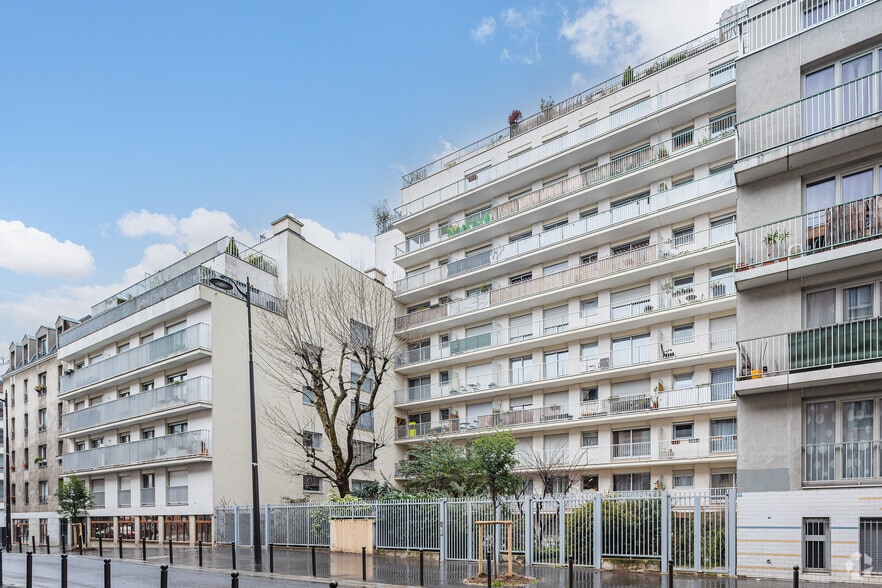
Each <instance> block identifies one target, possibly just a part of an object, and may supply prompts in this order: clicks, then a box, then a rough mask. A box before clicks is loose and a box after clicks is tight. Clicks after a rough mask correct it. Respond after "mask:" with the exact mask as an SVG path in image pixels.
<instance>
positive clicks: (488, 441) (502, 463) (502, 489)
mask: <svg viewBox="0 0 882 588" xmlns="http://www.w3.org/2000/svg"><path fill="white" fill-rule="evenodd" d="M516 446H517V442H516V441H515V438H514V435H512V434H511V431H498V432H496V433H493V434H491V435H481V436H479V437H477V438H476V439H474V440H473V441H472V442H471V443H469V447H468V455H469V461H471V462H472V466H471V468H472V470H473V471H474V472H475V476H476V480H475V485H476V487H478V488H480V489H481V490H482V491H483V492H485V493H486V494H488V495H489V496H490V501H491V502H492V504H493V512H496V506H497V503H498V502H499V498H500V497H502V496H508V495H512V494H514V493H515V492H517V490H518V488H520V487H521V483H522V481H521V478H520V476H518V475H516V474H515V473H514V468H515V467H517V465H518V460H517V458H516V457H515V447H516Z"/></svg>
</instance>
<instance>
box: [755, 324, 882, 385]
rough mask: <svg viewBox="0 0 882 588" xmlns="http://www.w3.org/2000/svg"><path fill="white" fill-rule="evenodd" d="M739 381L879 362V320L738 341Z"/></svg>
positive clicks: (881, 344)
mask: <svg viewBox="0 0 882 588" xmlns="http://www.w3.org/2000/svg"><path fill="white" fill-rule="evenodd" d="M738 354H739V365H740V370H739V378H741V379H752V378H761V377H763V376H771V375H776V374H786V373H791V372H797V371H803V370H814V369H824V368H834V367H839V366H843V365H848V364H853V363H860V362H865V361H878V360H880V359H882V318H870V319H864V320H858V321H853V322H849V323H840V324H836V325H830V326H828V327H817V328H813V329H805V330H802V331H796V332H793V333H784V334H782V335H773V336H771V337H760V338H758V339H749V340H746V341H739V342H738Z"/></svg>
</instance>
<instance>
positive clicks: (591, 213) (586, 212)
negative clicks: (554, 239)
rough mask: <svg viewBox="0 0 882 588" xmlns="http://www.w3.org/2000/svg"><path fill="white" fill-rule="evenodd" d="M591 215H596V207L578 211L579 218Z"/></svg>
mask: <svg viewBox="0 0 882 588" xmlns="http://www.w3.org/2000/svg"><path fill="white" fill-rule="evenodd" d="M592 216H597V209H596V208H592V209H590V210H583V211H582V212H580V213H579V218H590V217H592Z"/></svg>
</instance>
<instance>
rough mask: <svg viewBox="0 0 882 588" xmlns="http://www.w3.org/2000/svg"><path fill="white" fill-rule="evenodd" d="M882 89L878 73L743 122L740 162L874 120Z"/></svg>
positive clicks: (879, 108)
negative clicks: (829, 132)
mask: <svg viewBox="0 0 882 588" xmlns="http://www.w3.org/2000/svg"><path fill="white" fill-rule="evenodd" d="M880 87H882V71H875V72H873V73H871V74H869V75H866V76H863V77H860V78H858V79H856V80H853V81H850V82H848V83H845V84H842V85H839V86H836V87H834V88H830V89H829V90H825V91H824V92H821V93H819V94H815V95H813V96H809V97H807V98H803V99H802V100H797V101H796V102H791V103H790V104H786V105H784V106H781V107H780V108H776V109H775V110H771V111H769V112H766V113H764V114H760V115H759V116H755V117H753V118H749V119H747V120H744V121H741V122H740V123H738V158H739V159H741V158H744V157H749V156H751V155H756V154H757V153H762V152H764V151H768V150H770V149H774V148H776V147H780V146H782V145H786V144H788V143H792V142H794V141H798V140H800V139H805V138H806V137H810V136H812V135H816V134H819V133H823V132H826V131H829V130H831V129H833V128H836V127H840V126H842V125H845V124H848V123H852V122H855V121H858V120H863V119H867V118H871V117H874V116H876V115H878V114H879V113H880V112H882V96H880V92H879V88H880ZM782 157H785V156H783V155H782Z"/></svg>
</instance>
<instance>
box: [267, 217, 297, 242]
mask: <svg viewBox="0 0 882 588" xmlns="http://www.w3.org/2000/svg"><path fill="white" fill-rule="evenodd" d="M302 228H303V223H302V222H300V221H299V220H297V219H296V218H294V217H293V216H291V215H290V214H286V215H285V216H283V217H282V218H280V219H279V220H277V221H274V222H273V235H278V234H280V233H283V232H285V231H291V232H292V233H294V234H295V235H298V236H300V237H302V236H303V235H301V234H300V229H302Z"/></svg>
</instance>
